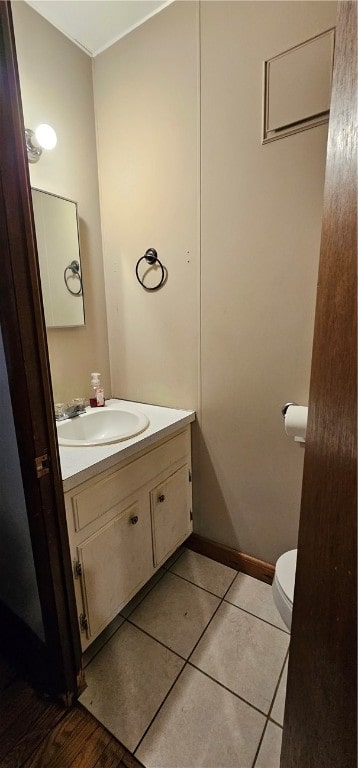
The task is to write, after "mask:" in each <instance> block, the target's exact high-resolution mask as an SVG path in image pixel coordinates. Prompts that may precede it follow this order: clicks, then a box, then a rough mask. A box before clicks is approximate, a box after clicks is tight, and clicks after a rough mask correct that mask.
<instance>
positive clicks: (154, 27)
mask: <svg viewBox="0 0 358 768" xmlns="http://www.w3.org/2000/svg"><path fill="white" fill-rule="evenodd" d="M14 17H15V31H16V39H17V45H18V55H19V66H20V76H21V85H22V92H23V100H24V112H25V121H26V124H27V125H28V126H29V127H33V126H34V125H35V124H37V123H38V122H40V121H48V122H50V123H52V124H53V125H54V126H55V128H56V130H57V133H58V137H59V144H58V148H57V149H56V150H55V152H54V153H51V154H50V153H49V154H48V155H46V156H45V157H43V158H42V159H41V161H40V163H39V164H38V165H37V166H33V167H31V178H32V183H33V184H34V185H35V186H38V187H40V188H44V189H47V190H49V191H53V192H57V193H58V194H62V195H64V196H65V197H69V198H72V199H74V200H77V201H78V203H79V212H80V216H81V219H82V221H81V230H82V232H81V234H82V248H83V272H84V279H85V291H86V298H85V300H86V320H87V324H86V327H85V328H84V329H81V328H79V329H68V330H52V331H50V332H49V346H50V354H51V365H52V372H53V380H54V389H55V397H56V399H68V398H69V397H72V396H74V395H75V396H76V395H79V394H87V392H88V383H87V382H88V373H89V372H90V370H92V369H95V368H97V369H99V370H102V373H103V374H104V378H105V384H106V388H107V392H108V389H109V383H108V356H107V340H106V324H105V319H104V297H103V282H102V261H101V234H100V223H99V214H98V192H97V177H96V152H95V144H94V127H93V105H92V85H91V61H90V59H89V58H88V57H87V56H86V55H85V54H84V53H83V52H81V51H80V50H78V49H77V48H76V47H75V46H74V45H73V44H71V43H70V42H69V41H68V40H67V39H66V38H64V37H63V36H62V35H61V34H60V33H58V32H57V31H56V30H54V29H53V28H52V27H51V26H50V25H48V24H47V23H46V22H45V21H44V20H43V19H41V18H40V17H39V16H37V14H36V13H35V12H33V11H32V10H31V9H30V8H28V7H26V6H24V4H23V3H20V2H17V3H15V4H14ZM334 23H335V4H334V3H328V2H327V3H326V2H308V3H303V2H299V3H298V2H280V3H278V2H277V3H276V2H204V3H201V4H200V15H199V4H198V3H195V2H176V3H174V4H173V5H171V6H169V7H167V8H166V9H165V10H164V11H162V12H161V13H160V14H158V15H157V16H155V17H154V18H152V19H151V20H150V21H148V22H147V23H146V24H144V25H143V26H142V27H139V28H138V29H136V30H134V31H133V32H132V33H131V34H130V35H128V36H127V37H126V38H124V39H122V40H121V41H119V42H118V43H116V44H115V45H114V46H112V47H111V48H110V49H108V50H107V51H105V52H104V53H102V54H101V55H100V56H98V57H97V58H96V60H95V62H94V86H95V113H96V129H97V142H98V159H99V179H100V197H101V218H102V234H103V249H104V269H105V280H106V303H107V313H108V333H109V345H110V359H111V379H112V391H113V394H114V395H116V396H119V397H124V398H129V399H134V400H138V401H146V402H153V403H161V404H163V405H169V406H178V407H194V408H196V409H197V411H198V426H197V427H196V430H195V433H194V453H195V459H196V461H195V492H196V493H195V496H196V502H195V508H194V516H195V527H196V530H197V531H198V532H199V533H201V534H202V535H204V536H207V537H209V538H213V539H215V540H217V541H220V542H222V543H224V544H228V545H230V546H233V547H236V548H238V549H240V550H242V551H245V552H248V553H251V554H253V555H255V556H257V557H262V558H264V559H267V560H269V561H274V560H275V559H276V557H277V556H278V555H279V554H280V553H281V552H282V551H284V550H286V549H289V548H291V547H294V546H295V545H296V542H297V526H298V514H299V502H300V490H301V478H302V464H303V455H304V451H303V450H302V449H301V448H299V447H298V446H297V445H295V444H293V443H292V442H290V441H289V440H288V438H286V437H285V434H284V430H283V424H282V421H281V416H280V407H281V405H282V404H283V403H284V402H285V401H287V400H291V399H292V400H296V401H297V402H299V403H306V402H307V397H308V385H309V370H310V357H311V345H312V333H313V316H314V303H315V290H316V279H317V266H318V251H319V238H320V220H321V210H322V194H323V180H324V165H325V143H326V133H327V131H326V126H320V127H316V128H314V129H310V130H308V131H304V132H302V133H300V134H297V135H294V136H290V137H288V138H285V139H281V140H279V141H276V142H273V143H271V144H268V145H265V146H262V144H261V124H262V65H263V61H264V60H265V59H266V58H269V57H271V56H274V55H275V54H277V53H280V52H281V51H283V50H285V49H286V48H288V47H290V46H293V45H295V44H296V43H300V42H302V41H303V40H304V39H307V38H309V37H311V36H313V35H315V34H317V33H319V32H321V31H323V30H325V29H327V28H328V27H331V26H333V25H334ZM199 28H200V35H199ZM29 30H30V32H29ZM199 40H200V45H199ZM34 52H36V56H35V55H34ZM199 59H200V61H199ZM200 140H201V147H200ZM150 246H152V247H155V248H157V250H158V252H159V256H160V258H161V259H162V260H163V263H164V264H165V266H166V267H167V269H168V281H167V284H166V285H165V287H164V288H163V289H162V290H161V291H159V292H158V293H147V292H145V291H144V290H143V288H141V287H140V285H139V284H138V283H137V281H136V278H135V264H136V261H137V259H138V258H139V257H140V256H142V255H143V253H144V251H145V250H146V248H148V247H150ZM84 390H85V391H84Z"/></svg>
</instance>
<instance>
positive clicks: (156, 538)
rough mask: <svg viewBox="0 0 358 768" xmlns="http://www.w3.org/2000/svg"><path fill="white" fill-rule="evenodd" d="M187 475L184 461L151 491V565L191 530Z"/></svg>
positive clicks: (172, 548)
mask: <svg viewBox="0 0 358 768" xmlns="http://www.w3.org/2000/svg"><path fill="white" fill-rule="evenodd" d="M189 478H190V476H189V466H188V464H185V465H184V466H183V467H181V468H180V469H178V470H177V472H174V474H173V475H171V476H170V477H168V479H167V480H165V481H164V482H163V483H160V484H159V485H157V486H156V488H154V489H153V490H152V491H151V494H150V507H151V515H152V532H153V560H154V566H158V565H160V564H161V563H162V562H164V560H165V559H166V558H167V557H168V555H170V553H171V552H172V551H173V550H174V549H175V548H176V547H177V546H179V544H181V543H182V541H183V540H184V539H185V538H186V537H187V536H189V534H190V533H191V531H192V528H193V524H192V520H191V484H190V479H189Z"/></svg>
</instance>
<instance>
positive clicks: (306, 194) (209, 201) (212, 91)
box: [196, 2, 335, 561]
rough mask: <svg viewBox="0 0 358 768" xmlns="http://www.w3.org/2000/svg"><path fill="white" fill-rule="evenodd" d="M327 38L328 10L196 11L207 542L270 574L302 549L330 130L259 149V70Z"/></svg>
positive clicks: (322, 6) (305, 6)
mask: <svg viewBox="0 0 358 768" xmlns="http://www.w3.org/2000/svg"><path fill="white" fill-rule="evenodd" d="M334 24H335V4H334V3H325V2H307V3H305V2H299V3H297V2H280V3H279V2H272V3H271V2H234V3H232V2H229V3H226V2H204V3H202V5H201V52H202V56H201V98H202V112H201V119H202V209H201V210H202V269H201V280H202V299H201V300H202V316H201V321H202V338H201V340H202V357H201V359H202V364H201V371H202V379H201V386H202V409H201V431H202V440H201V443H200V448H201V456H200V488H199V491H200V498H199V502H200V506H199V510H200V511H199V519H198V517H197V518H196V528H197V530H198V532H200V533H201V534H202V535H204V536H207V537H209V538H213V539H215V540H218V541H221V542H223V543H224V544H227V545H229V546H234V547H237V548H238V549H240V550H242V551H244V552H248V553H251V554H253V555H255V556H257V557H260V558H264V559H267V560H269V561H274V560H275V558H276V557H277V556H278V555H279V554H280V553H282V552H283V551H285V550H287V549H290V548H293V547H295V546H296V544H297V528H298V517H299V505H300V493H301V480H302V465H303V456H304V450H303V449H301V448H300V447H299V446H298V445H297V444H294V443H293V442H292V441H290V440H289V439H288V438H287V437H286V436H285V433H284V429H283V424H282V421H281V414H280V407H281V405H282V404H283V403H285V402H287V401H290V400H293V401H296V402H298V403H301V404H306V403H307V402H308V390H309V375H310V362H311V346H312V336H313V321H314V305H315V293H316V281H317V269H318V255H319V242H320V226H321V212H322V197H323V184H324V169H325V149H326V135H327V128H326V126H321V127H316V128H313V129H311V130H307V131H303V132H302V133H299V134H296V135H293V136H290V137H287V138H284V139H281V140H279V141H274V142H272V143H270V144H267V145H265V146H262V145H261V125H262V68H263V61H264V60H265V59H268V58H270V57H272V56H274V55H276V54H278V53H281V52H283V51H284V50H285V49H287V48H289V47H291V46H293V45H296V44H298V43H300V42H302V41H304V40H305V39H308V38H310V37H312V36H314V35H316V34H318V33H319V32H322V31H323V30H325V29H328V28H329V27H332V26H334Z"/></svg>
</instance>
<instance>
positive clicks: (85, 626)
mask: <svg viewBox="0 0 358 768" xmlns="http://www.w3.org/2000/svg"><path fill="white" fill-rule="evenodd" d="M78 618H79V622H80V629H81V632H87V630H88V619H87V616H86V614H85V613H80V615H79V617H78Z"/></svg>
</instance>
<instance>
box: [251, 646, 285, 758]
mask: <svg viewBox="0 0 358 768" xmlns="http://www.w3.org/2000/svg"><path fill="white" fill-rule="evenodd" d="M289 652H290V649H289V648H288V649H287V653H286V655H285V658H284V662H283V665H282V669H281V672H280V674H279V676H278V682H277V685H276V688H275V692H274V695H273V698H272V701H271V706H270V707H269V711H268V715H267V718H266V723H265V727H264V729H263V731H262V735H261V739H260V741H259V744H258V747H257V750H256V754H255V757H254V762H253V763H252V768H255V765H256V762H257V758H258V756H259V752H260V749H261V746H262V742H263V740H264V736H265V733H266V731H267V727H268V724H269V723H270V722H271V723H274V724H275V725H276V726H277V727H278V728H281V731H282V730H283V727H282V725H280V724H279V723H277V722H276V721H275V720H272V719H271V717H270V715H271V712H272V708H273V705H274V702H275V698H276V695H277V691H278V689H279V686H280V682H281V680H282V676H283V671H284V669H285V664H286V661H287V659H288V655H289Z"/></svg>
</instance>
